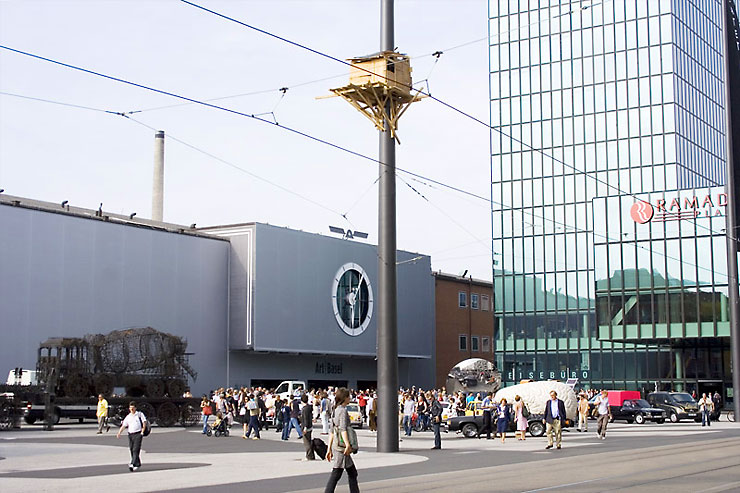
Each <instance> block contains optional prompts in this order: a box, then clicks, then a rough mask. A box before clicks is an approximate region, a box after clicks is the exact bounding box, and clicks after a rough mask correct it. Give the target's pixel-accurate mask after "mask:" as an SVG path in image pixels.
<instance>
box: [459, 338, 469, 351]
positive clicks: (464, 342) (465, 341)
mask: <svg viewBox="0 0 740 493" xmlns="http://www.w3.org/2000/svg"><path fill="white" fill-rule="evenodd" d="M467 350H468V336H460V351H467Z"/></svg>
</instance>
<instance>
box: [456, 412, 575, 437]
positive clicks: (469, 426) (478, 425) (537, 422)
mask: <svg viewBox="0 0 740 493" xmlns="http://www.w3.org/2000/svg"><path fill="white" fill-rule="evenodd" d="M542 418H543V416H542V415H541V414H531V415H530V416H529V418H527V419H528V420H529V424H528V425H527V430H528V431H529V434H530V435H532V436H533V437H541V436H542V435H544V434H545V425H544V424H543V423H542ZM566 421H569V420H566ZM445 423H446V424H447V430H448V431H459V432H461V433H462V435H463V436H464V437H465V438H475V437H476V436H478V430H481V429H483V414H480V415H477V416H473V415H472V414H466V415H465V416H456V417H452V418H448V419H447V421H446V422H445ZM491 427H492V429H493V430H494V431H495V428H496V422H495V420H492V421H491ZM507 431H510V432H514V431H516V421H515V420H511V421H509V428H508V430H507Z"/></svg>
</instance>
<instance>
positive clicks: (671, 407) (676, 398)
mask: <svg viewBox="0 0 740 493" xmlns="http://www.w3.org/2000/svg"><path fill="white" fill-rule="evenodd" d="M647 401H648V402H649V403H650V405H651V406H653V407H657V408H659V409H662V410H664V411H665V412H666V415H667V416H668V419H670V420H671V423H678V422H679V421H681V420H682V419H692V420H694V421H697V422H698V421H701V414H699V404H697V402H696V401H695V400H694V398H693V397H691V394H687V393H686V392H653V393H651V394H649V395H648V397H647Z"/></svg>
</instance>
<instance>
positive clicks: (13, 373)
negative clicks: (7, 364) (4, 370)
mask: <svg viewBox="0 0 740 493" xmlns="http://www.w3.org/2000/svg"><path fill="white" fill-rule="evenodd" d="M37 373H38V372H37V371H35V370H24V369H23V368H13V369H12V370H10V371H9V372H8V381H7V382H6V383H7V384H8V385H38V380H37V378H36V374H37Z"/></svg>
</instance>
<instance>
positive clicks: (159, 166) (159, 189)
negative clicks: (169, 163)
mask: <svg viewBox="0 0 740 493" xmlns="http://www.w3.org/2000/svg"><path fill="white" fill-rule="evenodd" d="M152 220H154V221H162V220H164V131H163V130H158V131H157V133H156V134H155V135H154V173H153V176H152Z"/></svg>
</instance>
